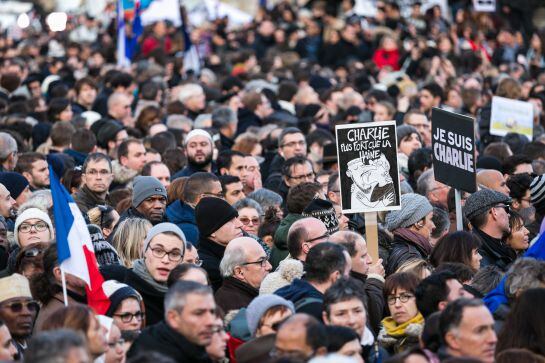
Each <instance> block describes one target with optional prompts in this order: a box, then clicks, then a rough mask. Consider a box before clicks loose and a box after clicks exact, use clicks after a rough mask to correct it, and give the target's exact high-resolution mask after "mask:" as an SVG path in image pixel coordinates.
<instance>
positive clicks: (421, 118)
mask: <svg viewBox="0 0 545 363" xmlns="http://www.w3.org/2000/svg"><path fill="white" fill-rule="evenodd" d="M406 124H407V125H411V126H412V127H414V128H415V129H416V130H417V131H418V133H419V134H420V137H421V138H422V141H423V142H424V145H423V146H431V122H429V121H428V118H427V117H426V116H425V115H418V114H414V115H411V116H410V117H409V119H408V120H407V122H406Z"/></svg>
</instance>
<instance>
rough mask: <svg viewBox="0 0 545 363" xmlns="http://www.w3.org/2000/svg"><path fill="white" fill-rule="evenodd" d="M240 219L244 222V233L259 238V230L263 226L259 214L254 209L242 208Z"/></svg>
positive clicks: (239, 214)
mask: <svg viewBox="0 0 545 363" xmlns="http://www.w3.org/2000/svg"><path fill="white" fill-rule="evenodd" d="M238 219H239V220H240V221H241V222H242V230H243V231H244V232H247V233H250V234H253V235H254V236H257V230H258V229H259V225H260V224H261V221H260V218H259V214H258V213H257V211H256V210H255V209H254V208H242V209H239V211H238Z"/></svg>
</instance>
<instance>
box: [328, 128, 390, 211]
mask: <svg viewBox="0 0 545 363" xmlns="http://www.w3.org/2000/svg"><path fill="white" fill-rule="evenodd" d="M335 132H336V138H337V155H338V159H339V179H340V183H339V186H340V193H341V204H342V209H343V213H362V212H379V211H388V210H394V209H400V208H401V204H400V188H399V174H398V170H397V142H396V126H395V121H382V122H371V123H365V124H349V125H338V126H336V127H335Z"/></svg>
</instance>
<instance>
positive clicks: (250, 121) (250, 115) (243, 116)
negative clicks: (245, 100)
mask: <svg viewBox="0 0 545 363" xmlns="http://www.w3.org/2000/svg"><path fill="white" fill-rule="evenodd" d="M251 126H256V127H261V126H263V125H262V121H261V119H260V118H259V116H257V115H256V114H255V113H254V112H253V111H250V110H249V109H247V108H241V109H239V110H238V124H237V134H236V136H238V135H240V134H242V133H244V132H246V130H247V129H248V128H249V127H251Z"/></svg>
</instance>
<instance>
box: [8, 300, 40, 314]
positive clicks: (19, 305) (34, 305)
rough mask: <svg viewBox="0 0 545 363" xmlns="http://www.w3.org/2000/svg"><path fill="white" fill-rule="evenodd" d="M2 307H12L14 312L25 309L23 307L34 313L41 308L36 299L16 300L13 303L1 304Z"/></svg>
mask: <svg viewBox="0 0 545 363" xmlns="http://www.w3.org/2000/svg"><path fill="white" fill-rule="evenodd" d="M0 307H2V308H5V309H10V310H11V312H12V313H20V312H21V311H23V308H26V309H27V310H28V311H30V312H31V313H34V312H36V311H38V310H40V304H38V302H36V301H35V300H30V301H15V302H12V303H7V304H1V305H0Z"/></svg>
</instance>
